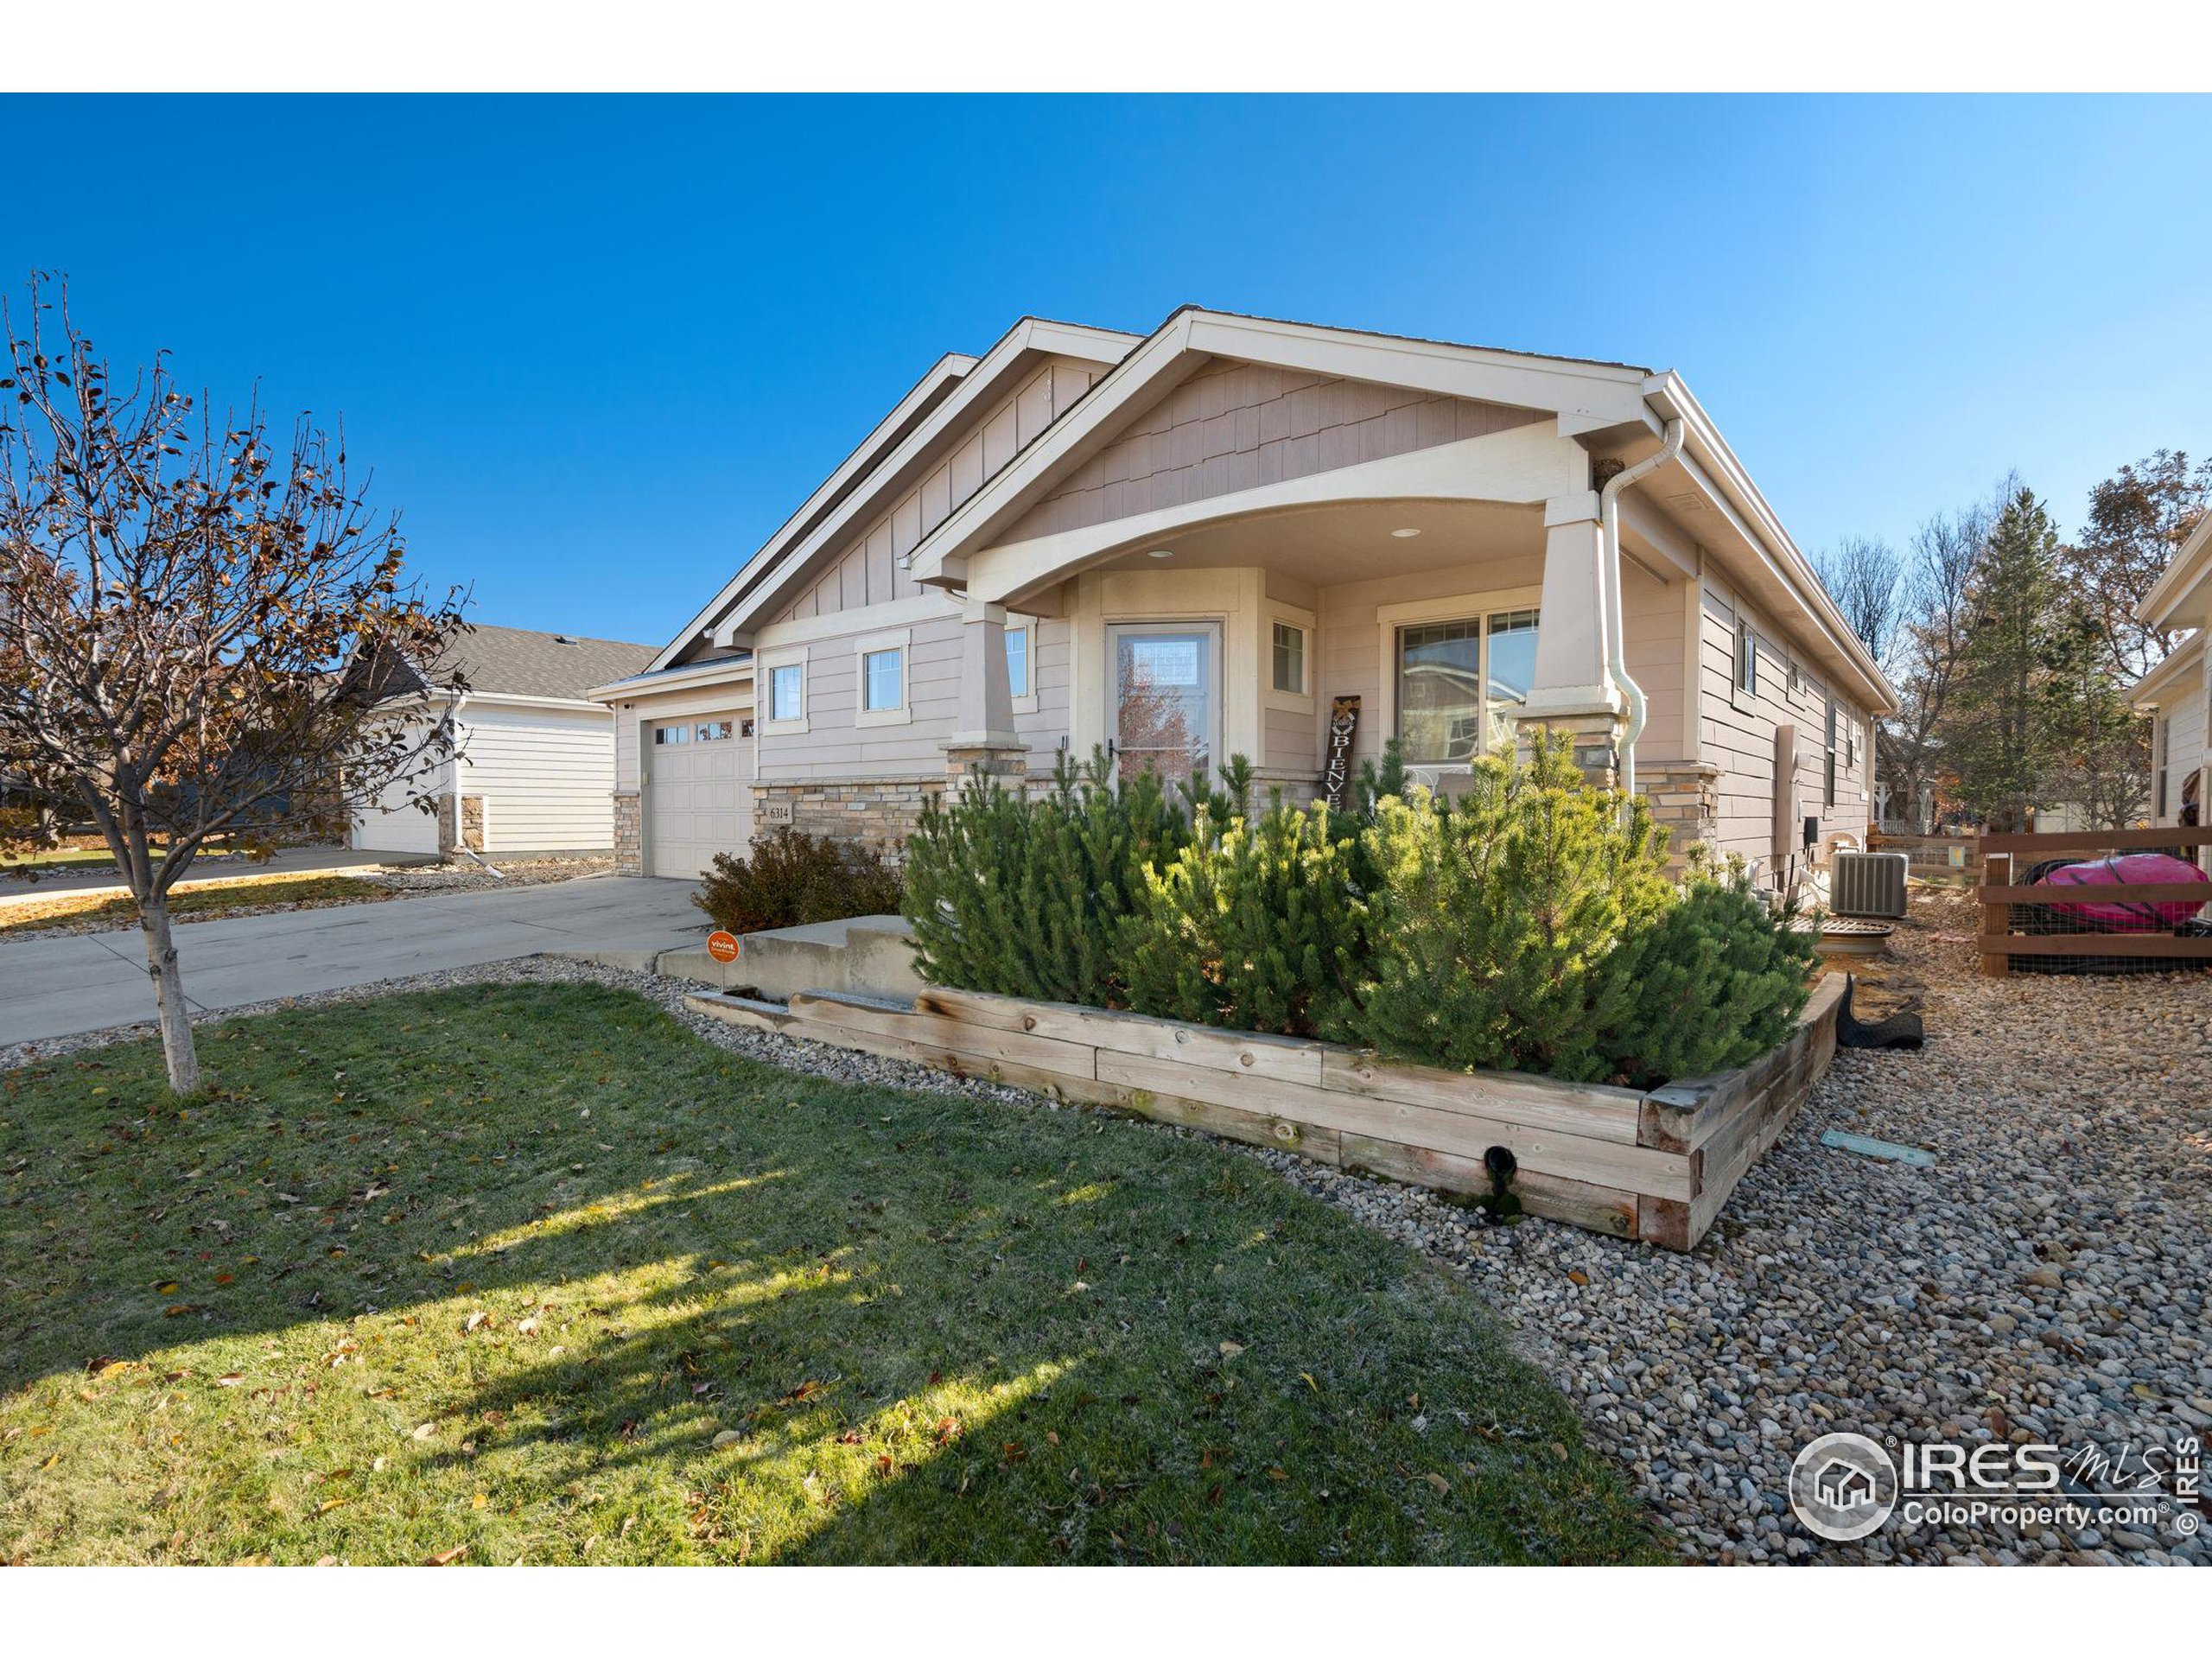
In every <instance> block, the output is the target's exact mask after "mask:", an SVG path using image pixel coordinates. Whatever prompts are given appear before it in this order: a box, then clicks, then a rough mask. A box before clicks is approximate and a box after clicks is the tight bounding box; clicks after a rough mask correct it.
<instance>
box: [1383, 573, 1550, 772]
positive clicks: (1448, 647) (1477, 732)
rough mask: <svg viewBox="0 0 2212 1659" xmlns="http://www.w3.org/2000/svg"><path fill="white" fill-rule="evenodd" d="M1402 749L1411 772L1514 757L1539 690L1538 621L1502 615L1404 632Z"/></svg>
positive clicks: (1526, 614)
mask: <svg viewBox="0 0 2212 1659" xmlns="http://www.w3.org/2000/svg"><path fill="white" fill-rule="evenodd" d="M1397 673H1398V731H1397V737H1398V741H1399V743H1400V745H1401V746H1402V748H1403V750H1404V753H1405V758H1406V760H1407V762H1408V765H1413V766H1458V765H1464V764H1465V762H1467V761H1469V760H1473V759H1474V758H1475V756H1476V755H1478V754H1481V753H1504V752H1510V750H1511V749H1512V747H1513V725H1514V711H1515V710H1516V709H1519V708H1520V707H1521V706H1522V704H1523V703H1525V702H1528V700H1529V688H1530V687H1532V686H1533V685H1535V682H1536V613H1535V611H1497V612H1493V613H1491V614H1490V615H1488V616H1486V617H1469V618H1467V619H1466V620H1464V621H1452V622H1424V623H1421V624H1419V625H1418V626H1411V627H1403V628H1401V629H1399V630H1398V665H1397Z"/></svg>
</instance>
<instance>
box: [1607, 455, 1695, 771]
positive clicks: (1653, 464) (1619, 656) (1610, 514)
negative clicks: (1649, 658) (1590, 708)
mask: <svg viewBox="0 0 2212 1659" xmlns="http://www.w3.org/2000/svg"><path fill="white" fill-rule="evenodd" d="M1681 453H1682V420H1681V416H1679V415H1678V416H1675V417H1674V418H1673V419H1672V420H1669V422H1668V423H1667V430H1666V436H1665V438H1664V440H1663V441H1662V442H1661V444H1660V445H1659V447H1658V448H1656V449H1655V450H1653V451H1652V452H1651V454H1648V455H1646V456H1645V457H1644V458H1643V460H1642V461H1637V463H1636V465H1634V466H1633V467H1624V468H1623V469H1622V470H1621V471H1619V472H1618V473H1615V474H1613V475H1612V476H1611V478H1609V479H1607V480H1605V488H1604V489H1603V490H1601V491H1600V492H1599V495H1598V537H1599V542H1600V543H1602V545H1603V557H1604V561H1605V575H1604V581H1605V649H1606V652H1607V653H1608V655H1607V657H1606V660H1605V672H1606V673H1607V675H1609V676H1610V677H1611V679H1612V682H1613V683H1614V684H1615V685H1617V686H1618V687H1619V688H1620V691H1621V695H1622V696H1624V697H1626V698H1627V699H1628V730H1627V732H1626V734H1624V736H1623V738H1622V741H1621V792H1622V794H1624V795H1625V796H1627V797H1629V798H1631V799H1632V798H1634V797H1635V795H1636V741H1637V739H1638V738H1639V737H1642V736H1643V722H1644V718H1645V715H1646V713H1647V709H1646V706H1645V703H1644V701H1643V687H1642V686H1640V685H1638V684H1637V683H1636V682H1635V681H1634V680H1632V679H1630V677H1629V673H1628V658H1627V657H1626V656H1625V655H1624V652H1626V650H1627V646H1626V644H1625V643H1624V632H1623V621H1622V615H1621V505H1620V499H1621V492H1622V491H1623V490H1625V489H1626V488H1628V486H1630V485H1631V484H1633V483H1635V482H1636V481H1637V480H1638V479H1641V478H1645V477H1649V475H1650V474H1653V473H1656V472H1657V471H1658V470H1659V469H1660V468H1661V467H1664V466H1665V465H1666V464H1667V463H1668V462H1669V461H1672V460H1674V459H1675V456H1677V455H1679V454H1681Z"/></svg>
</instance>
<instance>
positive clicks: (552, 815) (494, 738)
mask: <svg viewBox="0 0 2212 1659" xmlns="http://www.w3.org/2000/svg"><path fill="white" fill-rule="evenodd" d="M612 727H613V722H612V721H611V720H610V719H609V718H608V716H607V713H606V711H605V710H603V709H574V710H569V709H542V708H531V707H528V706H525V705H521V704H507V705H504V706H503V705H501V704H499V703H498V702H493V701H491V700H488V699H484V698H477V697H472V698H470V699H469V700H468V702H467V703H466V704H465V705H464V706H463V708H462V710H461V734H460V735H461V758H460V760H459V763H458V764H459V766H460V769H461V775H460V779H459V788H458V791H457V792H458V793H460V794H462V795H480V796H482V797H483V798H484V803H485V805H484V850H485V851H486V853H531V852H581V851H592V850H598V849H605V848H608V847H612V846H613V844H614V817H613V788H614V744H613V729H612Z"/></svg>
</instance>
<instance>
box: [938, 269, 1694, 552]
mask: <svg viewBox="0 0 2212 1659" xmlns="http://www.w3.org/2000/svg"><path fill="white" fill-rule="evenodd" d="M1186 355H1189V356H1190V357H1191V359H1192V360H1190V361H1184V360H1183V359H1185V357H1186ZM1212 357H1228V358H1235V359H1239V360H1242V361H1245V362H1251V363H1263V364H1266V365H1269V366H1270V367H1274V368H1287V369H1296V370H1300V371H1302V372H1306V373H1310V374H1320V375H1326V376H1330V377H1332V378H1344V379H1351V380H1369V381H1376V382H1380V383H1381V384H1383V385H1393V386H1407V387H1410V388H1412V389H1414V390H1415V391H1427V392H1431V393H1433V394H1435V395H1437V396H1440V397H1466V398H1471V399H1473V400H1475V401H1477V402H1479V403H1489V404H1506V405H1509V406H1510V407H1513V408H1517V409H1538V410H1548V411H1549V412H1551V413H1553V414H1554V415H1557V416H1573V417H1574V418H1575V419H1576V420H1578V421H1580V420H1585V419H1586V420H1588V421H1590V422H1591V423H1593V424H1592V429H1596V428H1597V427H1612V426H1620V425H1624V424H1633V425H1637V426H1641V427H1643V428H1644V429H1647V430H1650V431H1654V432H1656V431H1657V430H1658V429H1659V427H1660V423H1659V422H1658V421H1657V420H1656V418H1655V417H1654V416H1653V415H1652V412H1651V410H1650V409H1649V407H1648V406H1647V405H1646V404H1645V403H1644V399H1643V386H1644V382H1645V378H1646V377H1645V374H1644V372H1643V370H1642V369H1633V368H1624V367H1616V366H1614V365H1609V364H1596V363H1580V362H1575V361H1573V360H1570V359H1552V358H1537V357H1525V356H1522V355H1521V354H1519V353H1512V352H1497V351H1491V350H1487V349H1485V348H1483V347H1479V346H1450V345H1444V344H1440V343H1438V342H1435V341H1432V340H1407V339H1402V338H1400V337H1398V336H1396V335H1389V334H1352V333H1349V332H1347V331H1345V330H1344V329H1340V328H1325V327H1318V326H1316V325H1313V324H1310V323H1299V322H1275V321H1268V320H1265V319H1262V318H1255V317H1238V316H1231V315H1226V314H1224V313H1221V312H1216V311H1201V310H1198V309H1196V308H1186V309H1185V310H1181V311H1179V312H1177V313H1176V314H1175V315H1173V316H1172V317H1170V318H1169V319H1168V320H1167V321H1166V322H1165V323H1163V324H1162V325H1161V326H1160V328H1159V330H1158V331H1157V332H1156V333H1154V334H1153V335H1152V337H1151V338H1150V339H1148V340H1146V341H1145V342H1144V344H1143V345H1141V346H1138V347H1137V349H1136V350H1135V351H1134V352H1131V353H1129V354H1128V356H1127V357H1125V358H1124V359H1122V362H1121V363H1120V365H1118V366H1117V367H1116V368H1115V369H1114V371H1113V372H1111V373H1109V374H1108V375H1107V376H1106V378H1104V379H1103V380H1102V381H1100V382H1099V383H1098V385H1095V386H1093V387H1092V388H1091V389H1090V396H1088V397H1085V398H1084V400H1083V401H1082V402H1081V403H1079V404H1077V405H1076V406H1075V407H1074V408H1073V409H1071V410H1069V411H1068V412H1067V413H1066V414H1065V415H1064V416H1061V417H1060V418H1059V419H1058V421H1056V422H1054V423H1052V426H1051V427H1049V428H1048V429H1046V433H1045V435H1044V436H1042V437H1041V438H1039V440H1038V441H1037V442H1034V443H1033V444H1032V445H1030V447H1029V448H1027V450H1025V451H1024V452H1023V453H1022V454H1021V455H1020V457H1019V458H1018V459H1017V460H1016V461H1014V463H1013V464H1012V465H1010V466H1008V467H1005V468H1003V469H1001V472H1000V473H999V474H998V475H997V476H996V477H995V478H994V479H992V480H989V481H988V483H986V484H985V485H984V486H983V487H982V489H980V490H978V491H976V493H975V494H974V495H972V496H970V497H969V498H968V499H967V501H966V502H964V503H963V504H962V506H961V508H960V510H959V511H958V512H955V513H954V514H952V516H951V517H950V518H947V519H946V520H945V521H944V523H943V524H939V525H938V527H937V529H935V530H934V531H931V532H930V534H928V535H927V536H925V537H923V538H922V541H921V544H920V545H919V546H918V547H917V548H916V549H915V550H914V551H913V553H912V555H911V556H910V557H911V560H912V563H911V567H910V568H911V569H912V571H913V574H914V579H915V580H916V581H918V582H936V581H940V580H943V579H944V578H946V577H947V576H948V575H952V574H954V573H956V572H957V570H958V569H960V563H959V562H960V561H961V560H962V559H963V557H964V556H966V555H968V554H969V553H970V552H972V551H973V550H975V549H976V546H977V545H979V544H980V543H982V540H983V538H984V537H986V536H988V533H989V532H990V531H991V530H992V529H993V527H994V526H995V525H996V524H1002V523H1004V522H1005V521H1006V519H1007V518H1008V517H1009V516H1011V515H1013V514H1014V513H1016V512H1020V511H1021V510H1022V509H1023V508H1024V507H1026V506H1027V505H1028V501H1027V493H1029V492H1031V491H1033V490H1035V489H1036V488H1038V487H1039V486H1040V485H1042V484H1044V483H1046V482H1047V481H1048V480H1050V478H1051V476H1052V474H1054V472H1055V471H1056V470H1057V469H1058V468H1060V467H1065V466H1066V465H1068V464H1070V463H1071V461H1073V460H1074V459H1076V457H1077V454H1078V452H1079V451H1080V450H1081V449H1082V448H1083V446H1084V445H1085V444H1086V443H1087V442H1090V441H1091V440H1093V439H1094V438H1098V437H1102V436H1106V435H1110V434H1112V433H1113V432H1115V431H1116V430H1118V429H1119V428H1120V426H1121V424H1122V423H1123V422H1124V421H1126V420H1127V419H1129V418H1132V417H1134V416H1135V415H1136V414H1139V413H1141V412H1142V411H1143V410H1145V409H1147V408H1149V407H1150V406H1151V404H1153V403H1154V402H1156V401H1157V400H1158V398H1159V397H1160V396H1162V395H1164V392H1165V391H1166V389H1167V388H1168V387H1171V386H1173V385H1175V384H1177V383H1178V382H1179V381H1180V380H1181V379H1182V378H1184V377H1185V375H1186V374H1187V373H1188V372H1190V371H1191V370H1192V368H1194V367H1196V366H1197V362H1198V361H1199V360H1203V359H1205V358H1212ZM1548 430H1550V431H1551V432H1552V435H1560V433H1559V432H1558V431H1557V430H1556V429H1548Z"/></svg>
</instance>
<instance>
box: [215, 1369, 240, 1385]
mask: <svg viewBox="0 0 2212 1659" xmlns="http://www.w3.org/2000/svg"><path fill="white" fill-rule="evenodd" d="M243 1382H245V1372H244V1371H225V1372H224V1373H223V1374H222V1375H221V1376H219V1377H217V1378H216V1379H215V1386H216V1387H217V1388H219V1389H235V1388H236V1387H238V1384H239V1383H243Z"/></svg>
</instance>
